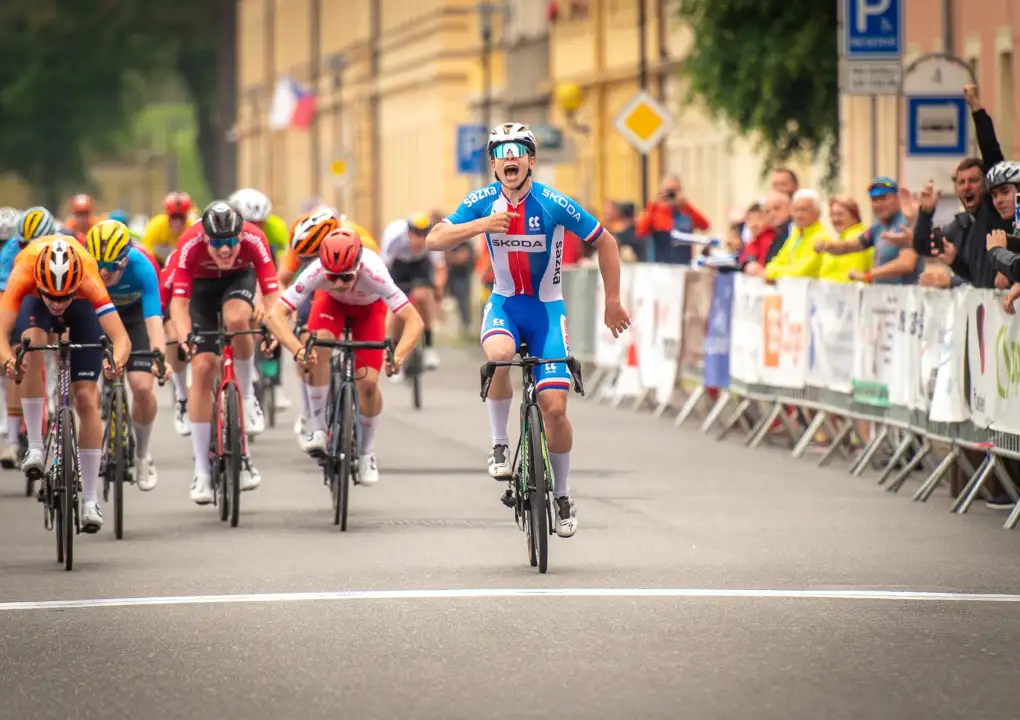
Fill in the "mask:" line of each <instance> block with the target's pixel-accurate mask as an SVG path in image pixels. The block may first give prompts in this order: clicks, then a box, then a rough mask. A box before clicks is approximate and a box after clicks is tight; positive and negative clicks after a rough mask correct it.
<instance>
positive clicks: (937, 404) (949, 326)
mask: <svg viewBox="0 0 1020 720" xmlns="http://www.w3.org/2000/svg"><path fill="white" fill-rule="evenodd" d="M968 292H970V290H968V289H967V288H959V289H957V290H954V291H953V292H951V293H949V296H950V302H949V306H948V308H947V312H946V316H945V321H944V323H943V325H942V327H941V328H940V335H941V339H940V342H939V355H938V363H937V366H936V372H935V388H934V390H933V392H932V395H931V410H930V411H929V413H928V417H929V418H930V419H931V421H932V422H944V423H958V422H963V421H964V420H966V419H967V418H968V416H969V413H968V409H967V396H966V394H965V393H964V383H963V378H964V366H965V363H966V362H967V345H966V338H967V294H968Z"/></svg>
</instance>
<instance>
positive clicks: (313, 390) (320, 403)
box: [305, 385, 329, 432]
mask: <svg viewBox="0 0 1020 720" xmlns="http://www.w3.org/2000/svg"><path fill="white" fill-rule="evenodd" d="M305 388H306V389H307V391H308V424H309V426H310V428H309V429H310V430H311V431H312V432H314V431H316V430H325V429H326V398H327V397H328V396H329V385H306V386H305Z"/></svg>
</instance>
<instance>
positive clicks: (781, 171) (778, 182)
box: [771, 167, 800, 199]
mask: <svg viewBox="0 0 1020 720" xmlns="http://www.w3.org/2000/svg"><path fill="white" fill-rule="evenodd" d="M771 186H772V192H780V193H783V195H786V197H788V198H791V199H792V198H793V194H794V193H795V192H797V191H798V190H800V181H799V180H798V179H797V173H795V172H794V171H793V170H791V169H790V168H785V167H777V168H775V169H774V170H773V171H772V179H771Z"/></svg>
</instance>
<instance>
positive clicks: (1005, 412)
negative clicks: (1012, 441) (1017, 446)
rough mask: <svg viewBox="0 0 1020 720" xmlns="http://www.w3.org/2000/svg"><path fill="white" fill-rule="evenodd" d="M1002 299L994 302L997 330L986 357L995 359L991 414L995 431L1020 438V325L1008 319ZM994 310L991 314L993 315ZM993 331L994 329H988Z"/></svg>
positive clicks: (986, 339) (987, 338) (1009, 317)
mask: <svg viewBox="0 0 1020 720" xmlns="http://www.w3.org/2000/svg"><path fill="white" fill-rule="evenodd" d="M1002 303H1003V297H1002V296H1001V295H1000V296H999V297H996V298H994V299H993V300H992V305H993V306H994V308H995V314H996V316H997V319H998V327H997V328H996V330H995V335H994V336H992V335H988V336H986V338H985V342H986V343H987V344H988V345H989V348H988V350H986V353H985V354H986V357H989V356H990V357H989V359H991V357H994V361H993V362H992V367H993V368H994V370H995V409H994V410H993V411H992V429H993V430H999V431H1002V432H1007V433H1011V434H1013V435H1020V322H1017V319H1016V317H1015V316H1011V315H1007V314H1006V311H1005V309H1004V308H1003V306H1002ZM991 310H992V308H989V312H988V314H989V315H991ZM989 329H991V328H989Z"/></svg>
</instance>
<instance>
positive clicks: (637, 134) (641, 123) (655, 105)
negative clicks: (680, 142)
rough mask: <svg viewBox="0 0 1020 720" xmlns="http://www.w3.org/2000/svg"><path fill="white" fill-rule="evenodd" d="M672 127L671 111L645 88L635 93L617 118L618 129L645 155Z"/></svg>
mask: <svg viewBox="0 0 1020 720" xmlns="http://www.w3.org/2000/svg"><path fill="white" fill-rule="evenodd" d="M672 129H673V118H672V117H671V116H670V114H669V112H667V111H666V108H664V107H663V106H662V105H660V104H659V102H658V101H657V100H656V99H655V98H653V97H652V96H651V95H649V94H648V93H646V92H644V91H643V90H639V91H638V93H637V94H636V95H634V97H633V99H631V101H630V102H629V103H627V106H626V107H625V108H624V109H623V111H622V112H621V113H620V114H619V115H618V116H617V118H616V131H617V132H619V133H620V134H621V135H623V137H624V139H626V140H627V142H629V143H630V144H631V145H632V146H633V147H634V149H635V150H637V151H638V152H640V153H641V154H643V155H647V154H648V153H650V152H651V151H652V150H654V149H655V147H656V146H657V145H658V144H659V143H660V142H662V139H663V138H664V137H666V135H667V134H668V133H669V131H670V130H672Z"/></svg>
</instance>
